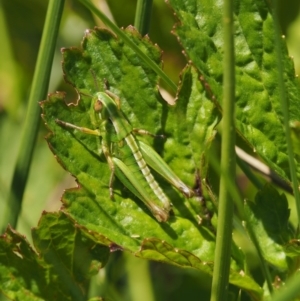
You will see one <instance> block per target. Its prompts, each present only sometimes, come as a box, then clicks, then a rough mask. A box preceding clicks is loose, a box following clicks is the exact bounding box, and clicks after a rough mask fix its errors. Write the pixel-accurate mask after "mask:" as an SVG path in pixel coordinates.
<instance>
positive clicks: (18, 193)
mask: <svg viewBox="0 0 300 301" xmlns="http://www.w3.org/2000/svg"><path fill="white" fill-rule="evenodd" d="M63 6H64V0H50V1H49V4H48V9H47V15H46V21H45V25H44V30H43V36H42V40H41V45H40V49H39V54H38V58H37V63H36V68H35V73H34V76H33V81H32V86H31V90H30V95H29V103H28V109H27V113H26V117H25V123H24V126H23V132H22V139H21V144H20V149H19V153H18V157H17V162H16V166H15V170H14V174H13V179H12V184H11V189H10V195H9V199H8V206H7V212H6V214H5V217H4V218H5V220H4V223H3V226H4V227H6V225H7V224H8V223H10V224H11V226H12V227H14V228H15V227H16V224H17V220H18V216H19V214H20V211H21V206H22V199H23V194H24V190H25V186H26V182H27V179H28V174H29V169H30V164H31V160H32V155H33V150H34V145H35V141H36V137H37V132H38V126H39V122H40V107H39V105H38V102H39V101H41V100H42V99H45V98H46V95H47V90H48V84H49V79H50V74H51V67H52V61H53V56H54V49H55V45H56V40H57V35H58V29H59V24H60V20H61V16H62V11H63Z"/></svg>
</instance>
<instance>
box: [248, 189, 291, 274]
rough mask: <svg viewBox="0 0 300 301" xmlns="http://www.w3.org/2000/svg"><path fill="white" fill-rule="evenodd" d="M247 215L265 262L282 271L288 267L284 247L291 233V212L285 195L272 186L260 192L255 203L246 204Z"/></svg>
mask: <svg viewBox="0 0 300 301" xmlns="http://www.w3.org/2000/svg"><path fill="white" fill-rule="evenodd" d="M245 214H246V215H247V220H248V222H249V223H250V224H251V227H252V229H253V231H254V232H255V235H256V236H257V237H259V241H258V243H259V245H260V248H261V250H262V254H263V256H264V258H265V260H266V261H267V262H269V263H271V264H272V265H274V266H276V267H277V268H279V269H281V270H286V269H287V267H288V264H287V257H286V254H285V252H284V247H285V245H286V243H287V242H288V241H289V238H290V236H291V231H290V229H289V227H288V219H289V215H290V210H289V208H288V203H287V199H286V197H285V195H284V194H282V195H280V194H279V193H278V192H277V191H276V190H275V189H274V188H273V187H272V186H271V185H265V187H264V188H263V189H262V190H261V191H259V192H258V193H257V195H256V197H255V202H251V201H247V202H246V203H245Z"/></svg>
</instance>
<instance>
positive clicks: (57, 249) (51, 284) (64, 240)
mask: <svg viewBox="0 0 300 301" xmlns="http://www.w3.org/2000/svg"><path fill="white" fill-rule="evenodd" d="M91 238H92V237H91V236H90V235H89V233H88V231H87V230H85V229H84V228H82V227H80V226H76V225H75V224H74V222H72V221H71V220H70V219H69V218H67V217H66V216H65V215H64V214H62V213H51V214H50V213H47V214H44V215H43V216H42V218H41V219H40V223H39V225H38V227H37V228H35V229H33V242H34V244H35V247H36V249H37V251H38V253H36V252H35V251H34V250H33V248H32V247H31V246H30V245H29V243H28V242H27V241H26V239H25V238H24V237H23V236H22V235H20V234H19V233H17V232H16V231H14V230H12V229H11V228H8V229H7V231H6V233H5V234H4V235H2V236H1V238H0V270H1V273H0V277H1V278H0V291H1V293H3V294H4V295H6V296H8V297H9V298H10V299H11V300H86V294H87V288H88V284H89V280H90V278H91V276H92V275H94V274H95V273H97V272H98V270H99V269H100V268H101V267H102V266H103V265H104V264H105V263H106V261H107V259H108V256H109V249H108V248H107V247H105V246H103V245H99V244H98V243H95V241H94V240H93V238H92V239H91ZM99 240H100V239H98V241H99Z"/></svg>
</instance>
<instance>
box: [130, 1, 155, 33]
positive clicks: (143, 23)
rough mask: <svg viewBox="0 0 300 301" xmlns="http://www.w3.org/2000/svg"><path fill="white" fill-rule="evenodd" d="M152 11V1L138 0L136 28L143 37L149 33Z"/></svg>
mask: <svg viewBox="0 0 300 301" xmlns="http://www.w3.org/2000/svg"><path fill="white" fill-rule="evenodd" d="M151 10H152V0H138V2H137V6H136V11H135V19H134V27H135V28H136V29H137V30H138V31H139V32H140V33H141V35H142V36H144V35H146V34H147V33H148V32H149V28H150V19H151Z"/></svg>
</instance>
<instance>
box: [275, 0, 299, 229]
mask: <svg viewBox="0 0 300 301" xmlns="http://www.w3.org/2000/svg"><path fill="white" fill-rule="evenodd" d="M278 6H279V4H278V0H275V1H274V9H273V18H274V27H275V31H274V34H275V37H274V38H275V46H276V58H277V74H278V87H279V96H280V102H281V109H282V113H283V119H284V129H285V137H286V143H287V152H288V157H289V166H290V173H291V179H292V184H293V191H294V196H295V200H296V208H297V216H298V230H299V225H300V193H299V188H298V186H299V183H298V180H297V173H296V165H295V159H294V158H295V155H294V152H293V145H292V138H291V129H290V124H289V120H290V118H289V107H288V99H287V97H286V91H285V85H284V78H283V75H284V66H283V57H282V42H281V34H280V32H281V30H280V26H279V20H278V14H279V12H278Z"/></svg>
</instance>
